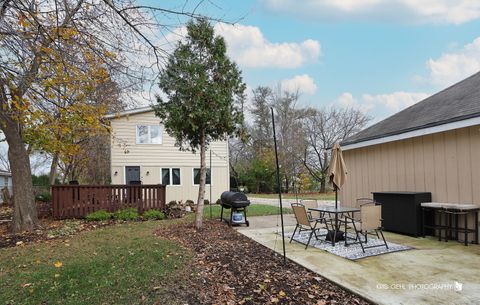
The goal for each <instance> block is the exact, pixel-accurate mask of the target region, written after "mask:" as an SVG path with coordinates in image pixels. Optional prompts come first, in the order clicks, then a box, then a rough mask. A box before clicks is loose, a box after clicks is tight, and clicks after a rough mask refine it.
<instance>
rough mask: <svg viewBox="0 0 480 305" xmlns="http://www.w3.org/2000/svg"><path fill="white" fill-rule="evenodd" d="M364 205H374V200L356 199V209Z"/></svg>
mask: <svg viewBox="0 0 480 305" xmlns="http://www.w3.org/2000/svg"><path fill="white" fill-rule="evenodd" d="M366 204H376V202H375V200H373V199H371V198H358V199H357V207H361V206H364V205H366Z"/></svg>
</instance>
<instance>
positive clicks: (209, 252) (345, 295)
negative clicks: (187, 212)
mask: <svg viewBox="0 0 480 305" xmlns="http://www.w3.org/2000/svg"><path fill="white" fill-rule="evenodd" d="M156 233H157V235H158V236H160V237H162V238H166V239H170V240H173V241H175V242H178V243H180V244H182V245H183V246H185V247H187V248H190V249H192V250H193V252H195V253H196V256H195V258H194V259H193V262H192V264H191V265H192V266H191V267H190V268H192V269H193V270H192V276H190V277H188V278H187V279H186V281H187V282H186V283H182V287H188V289H189V290H190V292H191V293H196V294H197V295H198V296H199V301H198V302H197V303H202V304H245V305H247V304H248V305H251V304H305V305H324V304H361V305H363V304H369V303H368V302H367V301H366V300H364V299H362V298H361V297H359V296H357V295H354V294H352V293H350V292H348V291H346V290H343V289H342V288H340V287H339V286H337V285H335V284H333V283H331V282H329V281H327V280H325V279H324V278H322V277H320V276H319V275H318V274H316V273H313V272H311V271H309V270H307V269H305V268H303V267H302V266H300V265H298V264H296V263H294V262H292V261H290V260H288V261H287V263H286V265H285V264H284V263H283V258H282V257H281V256H280V255H278V254H277V253H276V252H274V251H272V250H270V249H268V248H266V247H264V246H262V245H260V244H258V243H256V242H255V241H253V240H251V239H249V238H247V237H245V236H243V235H241V234H239V233H238V232H236V231H235V230H233V229H231V228H229V227H228V226H226V225H225V224H223V223H220V222H217V221H206V222H205V224H204V229H203V230H195V229H194V228H193V225H192V224H176V225H172V226H165V227H163V228H161V229H159V230H158V231H157V232H156ZM180 290H181V288H179V291H180Z"/></svg>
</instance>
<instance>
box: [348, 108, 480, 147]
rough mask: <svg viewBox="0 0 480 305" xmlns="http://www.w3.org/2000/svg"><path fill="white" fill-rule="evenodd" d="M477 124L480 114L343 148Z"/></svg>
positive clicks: (364, 145)
mask: <svg viewBox="0 0 480 305" xmlns="http://www.w3.org/2000/svg"><path fill="white" fill-rule="evenodd" d="M475 125H480V116H477V117H472V118H468V119H464V120H459V121H454V122H449V123H445V124H441V125H435V126H431V127H426V128H421V129H416V130H412V131H407V132H403V133H399V134H395V135H391V136H385V137H381V138H376V139H371V140H365V141H359V142H354V143H350V144H345V145H344V146H342V150H343V151H346V150H351V149H357V148H362V147H367V146H372V145H378V144H384V143H388V142H393V141H399V140H405V139H410V138H414V137H420V136H425V135H430V134H434V133H439V132H445V131H449V130H454V129H459V128H465V127H470V126H475Z"/></svg>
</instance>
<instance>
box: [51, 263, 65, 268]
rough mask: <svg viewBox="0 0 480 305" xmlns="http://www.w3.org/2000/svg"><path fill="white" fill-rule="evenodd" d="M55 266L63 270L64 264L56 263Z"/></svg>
mask: <svg viewBox="0 0 480 305" xmlns="http://www.w3.org/2000/svg"><path fill="white" fill-rule="evenodd" d="M53 265H54V266H55V268H61V267H62V266H63V263H62V262H55V263H54V264H53Z"/></svg>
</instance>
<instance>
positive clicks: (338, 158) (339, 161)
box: [328, 143, 347, 208]
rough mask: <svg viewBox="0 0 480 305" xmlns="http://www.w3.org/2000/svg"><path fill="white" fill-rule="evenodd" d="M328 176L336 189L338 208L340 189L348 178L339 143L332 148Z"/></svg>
mask: <svg viewBox="0 0 480 305" xmlns="http://www.w3.org/2000/svg"><path fill="white" fill-rule="evenodd" d="M328 177H329V181H330V183H331V184H332V185H333V189H334V190H335V208H337V205H338V200H337V195H338V193H337V192H338V189H340V188H341V187H342V185H343V184H344V183H345V180H346V179H347V167H346V166H345V161H344V160H343V154H342V149H341V148H340V144H338V143H335V144H334V145H333V148H332V158H331V159H330V165H329V167H328Z"/></svg>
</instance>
